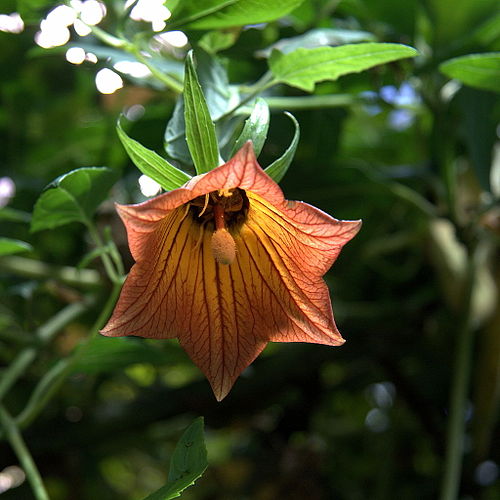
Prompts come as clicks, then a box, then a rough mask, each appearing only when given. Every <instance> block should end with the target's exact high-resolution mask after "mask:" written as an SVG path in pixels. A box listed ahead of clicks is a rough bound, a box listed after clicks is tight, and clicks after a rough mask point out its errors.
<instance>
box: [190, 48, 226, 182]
mask: <svg viewBox="0 0 500 500" xmlns="http://www.w3.org/2000/svg"><path fill="white" fill-rule="evenodd" d="M184 119H185V122H186V140H187V143H188V147H189V151H190V153H191V156H192V158H193V163H194V167H195V169H196V173H198V174H203V173H205V172H208V171H209V170H212V169H213V168H215V167H216V166H217V165H218V164H219V150H218V147H217V137H216V135H215V126H214V123H213V121H212V119H211V118H210V113H209V111H208V107H207V103H206V101H205V97H204V95H203V92H202V90H201V86H200V83H199V82H198V77H197V76H196V71H195V69H194V62H193V52H192V51H190V52H189V53H188V55H187V57H186V72H185V76H184Z"/></svg>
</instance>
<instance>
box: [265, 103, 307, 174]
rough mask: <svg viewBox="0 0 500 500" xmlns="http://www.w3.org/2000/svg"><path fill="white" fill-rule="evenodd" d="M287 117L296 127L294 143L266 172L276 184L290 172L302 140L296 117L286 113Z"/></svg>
mask: <svg viewBox="0 0 500 500" xmlns="http://www.w3.org/2000/svg"><path fill="white" fill-rule="evenodd" d="M285 115H287V116H288V117H290V119H291V120H292V121H293V124H294V125H295V132H294V134H293V139H292V142H291V143H290V146H288V149H287V150H286V151H285V152H284V153H283V155H282V156H281V157H280V158H278V159H277V160H276V161H274V162H273V163H271V165H269V166H268V167H267V168H266V169H265V170H264V172H266V174H267V175H269V177H271V178H272V179H273V180H274V181H275V182H280V181H281V179H283V177H285V174H286V172H287V170H288V167H289V166H290V164H291V163H292V160H293V157H294V156H295V150H296V149H297V145H298V144H299V138H300V127H299V122H298V121H297V120H296V119H295V117H294V116H293V115H292V114H291V113H287V112H285Z"/></svg>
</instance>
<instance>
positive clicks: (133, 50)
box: [125, 44, 184, 94]
mask: <svg viewBox="0 0 500 500" xmlns="http://www.w3.org/2000/svg"><path fill="white" fill-rule="evenodd" d="M125 49H126V50H127V52H129V53H130V54H132V55H133V56H134V57H135V58H136V59H137V60H138V61H139V62H141V63H142V64H144V65H145V66H146V67H147V68H148V69H149V71H151V74H152V75H153V76H154V77H155V78H156V79H157V80H159V81H160V82H162V83H163V84H165V85H166V86H167V87H168V88H169V89H171V90H173V91H174V92H175V93H176V94H181V93H182V90H183V88H184V87H183V85H182V83H180V82H178V81H177V80H176V79H175V78H172V77H171V76H169V75H168V74H167V73H162V72H161V71H160V70H159V69H158V68H157V67H156V66H155V65H154V64H151V62H150V60H149V59H148V58H147V57H146V56H145V55H144V54H143V53H142V52H141V51H140V49H139V48H138V47H136V46H135V45H132V44H130V45H128V46H127V47H125Z"/></svg>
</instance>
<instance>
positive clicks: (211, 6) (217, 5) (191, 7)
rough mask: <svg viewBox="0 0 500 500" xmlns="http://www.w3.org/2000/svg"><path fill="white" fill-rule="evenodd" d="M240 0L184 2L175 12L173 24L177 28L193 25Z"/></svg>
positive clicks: (186, 0) (185, 0)
mask: <svg viewBox="0 0 500 500" xmlns="http://www.w3.org/2000/svg"><path fill="white" fill-rule="evenodd" d="M238 1H239V0H183V1H182V2H179V3H178V4H177V7H178V8H177V9H175V10H174V11H173V22H174V23H175V25H176V26H180V25H183V24H188V23H192V22H194V21H197V20H199V19H204V18H207V17H210V16H211V15H213V14H215V13H216V12H219V11H221V10H222V9H224V7H227V6H228V5H231V4H233V3H235V2H238Z"/></svg>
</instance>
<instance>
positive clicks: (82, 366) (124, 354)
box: [73, 336, 185, 373]
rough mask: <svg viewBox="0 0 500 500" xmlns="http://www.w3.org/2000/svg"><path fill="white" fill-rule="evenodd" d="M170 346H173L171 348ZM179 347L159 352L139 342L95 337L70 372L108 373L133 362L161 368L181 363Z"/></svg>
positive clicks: (136, 340)
mask: <svg viewBox="0 0 500 500" xmlns="http://www.w3.org/2000/svg"><path fill="white" fill-rule="evenodd" d="M170 347H172V348H171V349H170ZM184 358H185V356H184V354H183V353H182V352H181V350H180V348H179V349H178V348H177V347H176V346H169V349H168V350H165V349H159V348H157V347H155V346H153V345H152V344H150V343H148V342H144V341H143V340H142V339H137V338H113V339H110V338H109V337H102V336H98V337H95V338H93V339H92V340H91V341H90V344H89V345H88V346H87V347H85V349H84V354H83V355H82V356H81V357H80V358H79V359H78V362H77V363H76V365H75V366H74V368H73V373H111V372H115V371H117V370H123V369H124V368H126V367H127V366H130V365H133V364H136V363H149V364H151V365H154V366H163V365H168V364H170V365H171V364H173V363H177V362H179V361H182V360H184Z"/></svg>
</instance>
